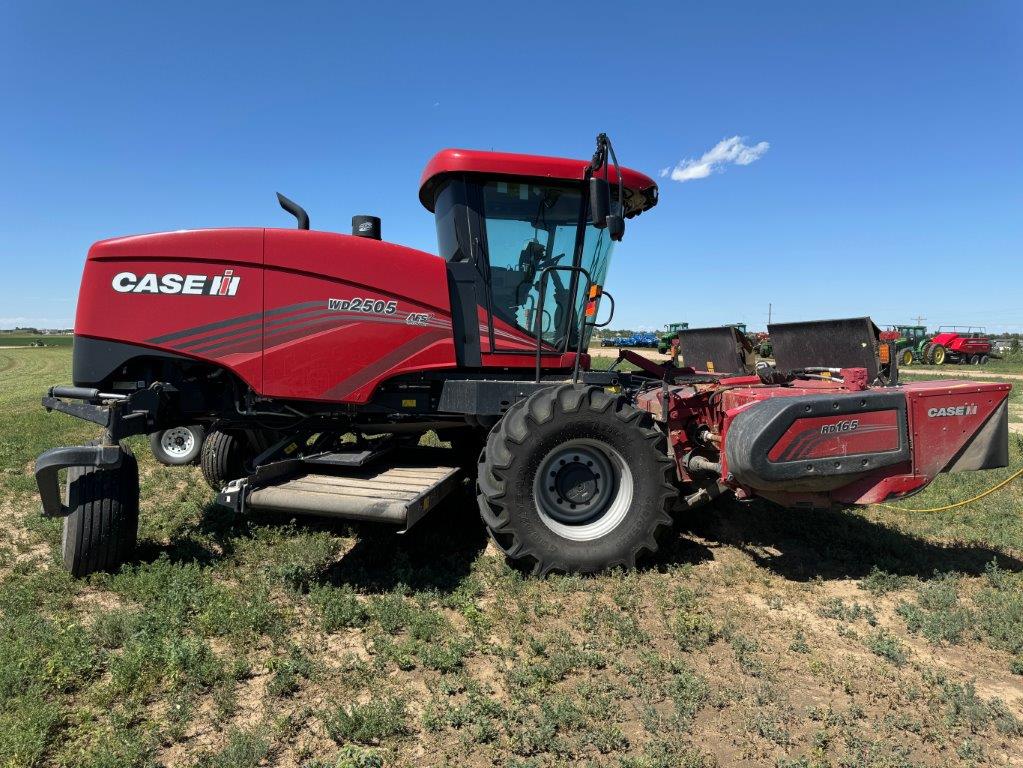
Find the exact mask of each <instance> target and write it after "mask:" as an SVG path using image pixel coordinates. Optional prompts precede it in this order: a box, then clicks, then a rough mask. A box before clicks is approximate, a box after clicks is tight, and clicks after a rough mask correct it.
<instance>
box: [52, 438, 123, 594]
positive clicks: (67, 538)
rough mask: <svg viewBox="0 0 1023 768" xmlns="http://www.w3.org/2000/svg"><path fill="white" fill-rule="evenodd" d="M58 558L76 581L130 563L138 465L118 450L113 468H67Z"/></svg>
mask: <svg viewBox="0 0 1023 768" xmlns="http://www.w3.org/2000/svg"><path fill="white" fill-rule="evenodd" d="M67 505H68V508H70V510H71V514H69V515H68V516H67V517H65V518H64V530H63V533H62V535H61V556H62V558H63V560H64V567H65V568H67V569H68V571H70V572H71V575H73V576H76V577H82V576H88V575H89V574H91V573H96V572H97V571H116V570H117V569H118V568H120V567H121V564H122V563H125V562H127V561H128V560H130V559H131V557H132V555H133V554H134V552H135V542H136V540H137V539H138V530H139V465H138V462H137V461H136V460H135V456H133V455H132V454H131V452H129V451H128V450H127V449H124V457H123V459H122V460H121V465H120V466H119V467H113V468H109V469H102V468H99V467H70V468H69V469H68V475H67Z"/></svg>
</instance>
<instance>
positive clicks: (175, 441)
mask: <svg viewBox="0 0 1023 768" xmlns="http://www.w3.org/2000/svg"><path fill="white" fill-rule="evenodd" d="M160 442H161V444H162V445H163V449H164V450H165V451H166V452H167V453H169V454H170V455H172V456H184V455H185V454H187V453H188V452H189V451H191V450H192V448H193V447H194V445H195V436H194V435H193V434H192V431H191V430H190V429H186V428H185V427H174V428H173V429H168V430H167V431H166V432H164V433H163V439H162V440H161V441H160Z"/></svg>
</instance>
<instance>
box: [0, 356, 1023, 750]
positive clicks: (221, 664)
mask: <svg viewBox="0 0 1023 768" xmlns="http://www.w3.org/2000/svg"><path fill="white" fill-rule="evenodd" d="M69 363H70V355H69V351H68V350H67V349H20V350H6V351H5V350H2V349H0V511H2V515H3V522H4V525H3V528H2V529H0V580H2V583H0V766H5V767H6V766H61V767H63V766H68V767H82V768H84V767H86V766H89V767H93V766H95V767H97V768H98V767H100V766H104V767H106V766H110V767H114V766H117V767H120V766H135V765H139V766H148V765H175V766H176V765H194V766H207V767H213V766H224V767H225V768H228V767H230V768H245V767H246V766H257V765H271V764H272V765H285V766H306V767H307V768H313V767H315V768H327V767H330V768H341V767H344V768H357V767H363V766H383V765H387V766H392V765H395V766H423V765H451V766H517V767H518V768H526V766H552V765H561V766H576V765H586V766H618V767H620V768H654V767H662V766H663V767H664V768H668V767H675V766H689V767H696V766H714V765H718V766H733V765H770V766H785V767H792V768H794V767H796V766H807V767H808V766H819V767H821V768H823V767H824V766H835V767H836V768H837V767H839V766H849V767H850V768H851V767H852V766H876V767H877V768H881V767H882V766H883V767H885V768H895V767H902V766H916V765H924V766H951V765H1019V759H1020V756H1021V755H1023V483H1016V484H1013V485H1011V486H1009V487H1007V488H1005V489H1004V490H1002V491H999V492H998V493H996V494H993V495H991V496H989V497H987V498H985V499H984V500H982V501H981V502H978V503H976V504H974V505H971V506H969V507H967V508H964V509H959V510H955V511H952V512H946V513H939V514H914V513H912V512H905V511H892V510H887V509H881V508H870V509H866V510H861V511H857V512H825V513H821V512H816V513H811V512H791V511H785V510H781V509H778V508H775V507H772V506H770V505H766V504H759V503H757V504H750V505H740V504H737V503H735V502H724V503H719V504H717V505H715V506H713V507H710V508H706V509H703V510H700V511H698V512H695V513H691V514H690V515H689V516H687V517H686V519H684V520H682V521H680V526H679V531H678V536H677V538H675V540H674V541H673V542H672V543H671V544H670V546H669V547H668V548H667V550H666V551H664V552H662V553H660V555H659V556H658V558H657V559H656V560H655V561H654V562H652V563H648V564H646V565H645V566H644V567H643V568H641V569H640V570H638V571H636V572H633V573H611V574H607V575H603V576H600V577H596V578H576V577H552V578H548V579H545V580H533V579H528V578H524V577H523V576H521V575H520V574H519V573H517V572H516V571H514V570H511V569H509V568H508V567H507V566H506V565H505V563H504V562H503V560H502V559H500V558H499V557H497V556H496V555H495V554H494V552H493V550H492V549H490V548H488V547H487V541H486V537H485V535H484V533H483V531H482V529H481V526H480V524H479V521H478V518H477V515H476V512H475V509H474V504H473V502H472V501H471V500H470V499H469V498H468V497H467V496H462V497H459V498H456V499H454V500H453V501H451V502H448V503H445V505H443V506H442V507H439V508H438V509H437V510H435V511H434V512H433V513H432V514H431V516H430V517H428V518H427V519H426V520H424V521H423V522H422V523H421V524H420V525H419V526H417V527H416V528H415V529H413V530H412V531H411V532H410V533H409V534H408V535H407V536H404V537H402V536H396V535H394V534H392V533H390V532H389V531H386V530H381V529H378V528H372V527H364V528H355V527H347V526H343V525H339V524H336V523H331V522H322V521H315V520H301V519H300V520H289V519H287V518H282V517H269V516H261V517H253V518H240V517H235V516H234V515H232V514H229V513H227V512H225V511H224V510H222V509H220V508H217V507H216V506H214V505H213V504H212V503H211V501H212V493H211V492H210V491H209V490H208V489H207V488H206V486H205V485H204V484H203V482H202V480H201V478H200V476H199V473H198V472H197V471H196V470H195V469H194V468H189V469H176V470H175V469H169V468H165V467H162V466H159V465H157V464H156V463H155V462H154V461H153V460H152V457H151V456H150V455H149V453H148V448H147V446H146V443H145V441H144V440H141V439H136V440H133V441H132V444H133V447H134V448H135V451H136V453H137V455H138V456H139V463H140V467H141V473H142V484H143V495H142V522H141V542H140V548H139V553H138V559H137V561H136V562H133V563H131V564H129V565H127V566H126V567H125V568H123V569H122V571H121V572H120V573H118V574H116V575H103V576H96V577H93V578H91V579H90V580H87V581H74V580H72V579H70V578H69V577H68V576H67V575H66V574H65V573H64V571H63V570H62V569H61V568H60V567H59V564H58V559H57V558H58V552H59V544H60V527H59V524H58V523H57V522H55V521H44V520H42V519H41V518H40V517H39V515H38V501H37V498H36V495H35V489H34V481H33V478H32V475H31V470H32V461H33V459H34V457H35V456H36V455H37V454H38V453H39V452H41V451H42V450H45V449H46V448H48V447H51V446H55V445H59V444H69V443H73V442H76V441H80V440H83V439H87V438H89V437H90V436H91V435H93V434H94V433H93V431H92V430H90V428H89V427H88V425H85V424H84V423H83V422H79V421H76V420H73V419H71V418H69V417H66V416H62V415H59V414H49V415H48V414H45V413H44V412H43V410H42V409H41V408H40V407H39V395H40V394H41V392H42V390H43V389H44V388H45V387H46V386H47V385H49V384H52V383H60V382H67V380H68V379H69ZM1013 403H1014V405H1015V406H1017V407H1018V406H1019V405H1020V403H1021V401H1020V393H1019V391H1017V392H1014V393H1013ZM1011 453H1012V456H1011V462H1012V464H1013V466H1014V467H1018V466H1020V465H1021V464H1023V455H1021V450H1020V445H1019V443H1018V442H1015V443H1014V444H1013V445H1012V449H1011ZM1008 473H1009V470H997V471H992V472H985V473H971V474H966V475H956V476H942V477H941V478H939V479H938V481H936V482H935V483H934V484H933V486H932V487H931V488H930V489H928V490H927V491H926V492H924V493H922V494H920V495H919V496H917V497H915V498H913V499H912V500H910V501H907V502H906V503H905V504H904V505H902V506H906V507H928V506H933V505H936V504H941V503H944V502H947V501H954V500H959V499H963V498H967V497H969V496H970V495H972V494H974V493H976V492H977V491H979V490H981V489H983V488H986V487H988V486H990V485H991V484H993V483H994V482H995V481H996V480H997V479H999V478H1001V477H1005V476H1007V474H1008Z"/></svg>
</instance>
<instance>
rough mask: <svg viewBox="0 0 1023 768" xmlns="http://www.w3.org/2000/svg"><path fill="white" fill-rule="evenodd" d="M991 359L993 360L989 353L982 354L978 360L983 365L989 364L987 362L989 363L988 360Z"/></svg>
mask: <svg viewBox="0 0 1023 768" xmlns="http://www.w3.org/2000/svg"><path fill="white" fill-rule="evenodd" d="M990 360H991V358H990V357H988V356H987V355H981V356H980V360H979V361H978V362H979V363H980V364H981V365H987V364H988V362H989V361H990Z"/></svg>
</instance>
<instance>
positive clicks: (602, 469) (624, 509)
mask: <svg viewBox="0 0 1023 768" xmlns="http://www.w3.org/2000/svg"><path fill="white" fill-rule="evenodd" d="M632 496H633V480H632V470H630V469H629V466H628V464H627V463H626V462H625V460H624V459H623V458H622V456H621V454H620V453H618V451H616V450H615V449H613V448H611V447H610V446H609V445H607V444H606V443H603V442H600V441H598V440H589V439H585V438H577V439H574V440H568V441H566V442H564V443H561V444H560V445H559V446H557V447H556V448H554V449H553V450H552V451H550V452H549V453H548V454H547V455H546V456H544V458H543V460H542V461H541V462H540V466H539V468H538V469H537V473H536V477H535V479H534V480H533V499H534V501H535V505H536V511H537V513H538V514H539V516H540V520H542V521H543V524H544V525H546V526H547V527H548V528H550V529H551V530H552V531H554V533H556V534H558V535H559V536H561V537H563V538H565V539H570V540H571V541H593V540H594V539H599V538H600V537H601V536H606V535H607V534H608V533H610V532H611V531H613V530H614V529H615V528H617V527H618V525H619V524H621V522H622V521H623V520H624V519H625V517H626V515H627V514H628V512H629V507H630V506H631V505H632Z"/></svg>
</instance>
